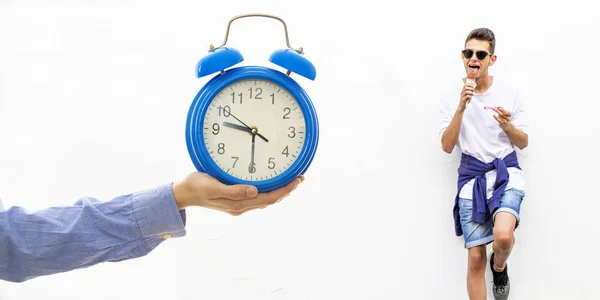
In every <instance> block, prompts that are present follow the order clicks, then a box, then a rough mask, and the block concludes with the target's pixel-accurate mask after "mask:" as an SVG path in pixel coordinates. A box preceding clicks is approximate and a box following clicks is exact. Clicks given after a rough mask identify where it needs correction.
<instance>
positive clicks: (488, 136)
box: [439, 77, 528, 199]
mask: <svg viewBox="0 0 600 300" xmlns="http://www.w3.org/2000/svg"><path fill="white" fill-rule="evenodd" d="M463 86H464V83H463V81H462V80H461V79H459V80H458V81H457V82H456V84H453V85H452V86H451V87H450V88H449V89H448V90H447V91H446V92H445V93H444V94H443V95H442V97H441V100H440V112H439V113H440V121H441V123H440V131H439V137H440V139H441V137H442V134H443V133H444V131H445V130H446V128H448V126H449V125H450V122H451V121H452V118H453V117H454V113H455V112H456V109H457V108H458V104H459V102H460V95H461V91H462V88H463ZM484 106H494V107H498V106H501V107H502V108H503V109H505V110H508V111H509V112H510V113H511V119H510V122H511V123H512V124H513V125H514V126H515V127H516V128H517V129H519V130H521V131H523V132H525V133H527V127H528V124H527V119H526V116H525V111H524V105H523V98H522V95H521V93H520V92H519V90H517V89H516V88H514V87H512V86H510V85H509V84H507V83H506V82H502V81H501V80H499V79H497V78H495V77H494V79H493V83H492V85H491V86H490V87H489V88H488V90H487V91H485V92H484V93H483V94H478V93H475V94H474V95H473V97H472V98H471V101H470V102H469V103H468V104H467V108H466V110H465V112H464V114H463V119H462V124H461V129H460V133H459V136H458V143H457V145H456V147H458V149H459V150H460V151H461V152H462V153H465V154H468V155H471V156H473V157H475V158H477V159H479V160H481V161H482V162H485V163H490V162H492V161H493V160H494V159H495V158H504V157H505V156H506V155H508V154H510V153H511V152H513V151H514V150H515V149H516V147H515V146H514V145H512V144H511V142H510V140H509V139H508V137H507V136H506V134H505V133H504V131H502V129H501V128H500V126H499V124H498V121H496V119H494V115H495V114H496V112H495V111H493V110H491V109H487V110H486V109H484ZM508 173H509V181H508V185H507V186H506V189H507V190H508V189H510V188H515V189H521V190H525V178H524V174H523V171H521V170H519V169H517V168H512V167H511V168H508ZM486 178H487V197H488V199H489V198H490V197H491V196H492V192H493V185H494V182H495V181H496V170H492V171H490V172H488V173H487V174H486ZM473 184H474V180H471V181H469V182H468V183H466V184H465V185H464V186H463V188H462V190H461V191H460V193H459V197H461V198H465V199H472V193H473Z"/></svg>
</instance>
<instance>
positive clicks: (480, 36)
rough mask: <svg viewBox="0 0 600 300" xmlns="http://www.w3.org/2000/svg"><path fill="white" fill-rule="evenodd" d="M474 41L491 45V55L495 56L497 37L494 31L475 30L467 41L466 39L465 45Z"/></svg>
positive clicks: (486, 29) (485, 29)
mask: <svg viewBox="0 0 600 300" xmlns="http://www.w3.org/2000/svg"><path fill="white" fill-rule="evenodd" d="M472 39H476V40H480V41H488V42H489V43H490V52H491V54H494V50H495V48H496V35H495V34H494V32H493V31H492V30H490V29H488V28H476V29H473V30H472V31H471V32H470V33H469V35H468V36H467V39H465V44H466V43H467V42H468V41H469V40H472Z"/></svg>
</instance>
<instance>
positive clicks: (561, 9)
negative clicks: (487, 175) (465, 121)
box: [0, 0, 600, 300]
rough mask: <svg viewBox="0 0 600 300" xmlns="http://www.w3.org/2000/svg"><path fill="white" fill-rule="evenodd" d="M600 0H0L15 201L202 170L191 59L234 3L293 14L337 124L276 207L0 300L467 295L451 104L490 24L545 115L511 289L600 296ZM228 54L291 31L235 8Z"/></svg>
mask: <svg viewBox="0 0 600 300" xmlns="http://www.w3.org/2000/svg"><path fill="white" fill-rule="evenodd" d="M591 3H592V1H568V2H554V1H539V2H538V3H533V2H520V3H519V4H516V2H515V1H502V2H490V1H470V2H469V1H441V0H440V1H412V2H410V3H396V2H394V1H383V0H382V1H374V0H371V1H364V2H360V3H358V4H356V3H355V4H351V3H349V2H340V3H337V4H333V3H332V1H302V2H297V1H296V2H291V1H235V2H234V1H211V2H209V1H177V2H170V3H167V2H165V1H153V2H152V3H151V2H150V1H104V0H103V1H67V0H64V1H52V3H51V4H50V3H43V2H33V1H11V0H0V197H2V199H3V201H4V204H5V207H9V206H23V207H26V208H27V209H28V210H30V211H35V210H37V209H41V208H44V207H48V206H55V205H69V204H72V203H74V202H75V201H76V200H77V199H78V198H80V197H83V196H93V197H96V198H98V199H101V200H103V201H109V200H110V199H111V198H112V197H115V196H118V195H121V194H125V193H129V192H131V191H135V190H139V189H143V188H146V187H150V186H155V185H159V184H162V183H165V182H170V181H173V180H177V179H179V178H181V177H183V176H185V175H186V174H187V173H188V172H191V171H194V170H193V165H192V163H191V161H190V159H189V157H188V154H187V150H186V145H185V137H184V127H185V118H186V114H187V109H188V108H189V105H190V103H191V101H192V99H193V98H194V96H195V94H196V92H197V90H198V89H199V88H200V87H201V86H202V85H203V84H204V83H205V82H206V81H207V80H208V78H201V79H197V78H195V77H194V67H195V64H196V62H197V61H198V60H199V59H200V58H201V57H203V56H204V55H205V54H206V53H207V50H208V46H209V44H211V43H212V44H215V45H218V44H220V43H221V42H222V41H223V38H224V34H225V28H226V24H227V21H228V20H229V19H230V18H231V17H233V16H235V15H237V14H242V13H250V12H261V13H270V14H275V15H277V16H280V17H282V18H284V20H285V21H286V22H287V25H288V29H289V34H290V43H291V44H292V46H293V47H300V46H302V47H304V49H305V52H306V57H307V58H309V59H310V60H311V61H312V62H313V63H314V64H315V65H316V67H317V79H316V81H315V82H311V81H309V80H306V79H304V78H302V77H299V76H297V75H296V76H294V79H296V80H297V81H298V82H299V83H300V84H302V85H303V86H304V87H305V88H306V90H307V91H308V93H309V95H310V96H311V97H312V99H313V101H314V103H315V106H316V109H317V112H318V114H319V120H320V124H321V140H320V147H319V150H318V152H317V156H316V158H315V160H314V163H313V165H312V167H311V168H310V169H309V172H308V173H307V175H306V178H307V179H306V181H305V183H304V184H303V185H302V186H301V188H300V189H298V190H297V191H296V192H295V193H294V194H293V195H292V196H290V197H289V198H288V199H286V200H285V201H283V202H281V203H280V204H278V205H276V206H273V207H270V208H269V209H266V210H262V211H257V212H251V213H248V214H246V215H243V216H240V217H231V216H229V215H227V214H224V213H220V212H216V211H208V210H205V209H199V208H196V209H190V210H189V211H188V226H187V230H188V235H187V236H186V237H184V238H180V239H172V240H169V241H167V242H166V243H164V244H163V245H161V246H159V248H158V249H156V250H155V251H154V252H152V253H151V254H149V255H148V256H146V257H143V258H140V259H136V260H132V261H126V262H121V263H116V264H115V263H106V264H101V265H97V266H94V267H91V268H88V269H84V270H78V271H73V272H68V273H64V274H59V275H54V276H48V277H43V278H38V279H34V280H31V281H28V282H25V283H22V284H12V283H7V282H0V299H5V300H7V299H10V300H13V299H46V300H50V299H212V300H218V299H294V300H295V299H466V298H467V295H466V283H465V276H466V251H465V249H464V248H463V241H462V237H460V238H459V237H455V236H454V231H453V227H452V205H453V202H452V201H453V199H454V193H455V186H456V183H455V180H456V168H457V166H458V160H457V158H458V154H456V153H455V154H454V155H447V154H445V153H444V152H443V151H442V150H441V147H440V143H439V140H438V135H437V129H438V120H437V101H438V96H439V93H440V92H441V89H442V88H443V87H444V86H445V85H447V84H448V83H449V82H450V81H455V80H457V78H460V76H463V74H464V71H463V69H462V66H461V60H460V50H461V49H462V47H463V42H464V38H465V37H466V35H467V33H468V32H469V31H470V30H471V29H473V28H475V27H480V26H487V27H490V28H491V29H493V30H494V31H495V33H496V34H497V39H498V45H497V48H496V49H497V54H498V61H497V63H496V65H495V66H494V67H493V68H492V69H491V73H492V74H493V75H495V76H498V77H503V78H508V79H510V80H513V81H515V82H517V83H518V84H520V85H522V87H523V88H524V90H525V92H526V93H527V95H528V98H527V105H528V112H529V114H530V119H531V134H530V140H529V144H530V146H529V148H528V149H526V150H525V151H521V152H520V153H519V154H520V155H519V158H520V159H521V164H522V166H523V168H524V170H525V171H526V176H527V177H526V178H527V181H528V186H527V196H526V198H525V200H524V204H523V207H522V218H523V221H522V225H521V227H520V228H519V230H518V231H517V236H516V237H517V244H516V246H515V249H514V252H513V254H512V256H511V258H510V260H509V264H510V268H509V269H510V276H511V280H512V291H511V298H510V299H512V300H517V299H528V300H529V299H597V297H598V296H597V287H596V286H597V283H598V279H600V277H599V275H598V268H599V267H600V264H599V263H598V261H600V260H599V259H598V258H597V255H596V254H595V250H596V249H597V248H598V247H597V246H598V244H597V237H598V235H599V233H600V230H599V229H598V226H597V222H596V220H597V217H596V211H597V209H598V208H599V205H598V201H599V199H600V197H598V195H597V192H598V181H599V179H600V176H598V167H599V163H598V160H597V155H596V153H597V145H598V138H599V136H600V126H599V125H598V110H599V108H600V105H599V104H598V101H599V100H600V98H599V97H598V94H597V91H596V87H597V85H598V79H599V76H598V75H597V70H598V67H599V63H598V58H597V57H598V50H599V46H600V44H599V43H598V38H597V36H598V33H597V29H598V28H600V21H598V18H599V17H600V13H599V12H598V10H594V9H592V6H591V5H592V4H591ZM392 5H393V6H392ZM228 45H230V46H232V47H236V48H237V49H239V50H240V51H241V52H242V54H243V55H244V56H245V57H246V61H245V62H244V63H243V64H242V65H249V64H260V65H267V66H273V65H271V64H270V63H269V62H268V60H267V59H268V56H269V55H270V54H271V52H272V51H274V50H276V49H279V48H284V47H285V41H284V36H283V30H282V26H281V24H280V23H278V22H276V21H274V20H270V19H242V20H238V21H236V22H234V23H233V25H232V31H231V34H230V40H229V42H228ZM275 68H277V67H275ZM457 97H458V95H457ZM488 249H489V248H488ZM488 255H489V253H488ZM486 275H487V279H486V281H487V282H488V291H489V286H490V282H491V280H492V279H491V274H490V272H489V270H488V271H487V274H486ZM490 297H491V294H490ZM490 299H491V298H490Z"/></svg>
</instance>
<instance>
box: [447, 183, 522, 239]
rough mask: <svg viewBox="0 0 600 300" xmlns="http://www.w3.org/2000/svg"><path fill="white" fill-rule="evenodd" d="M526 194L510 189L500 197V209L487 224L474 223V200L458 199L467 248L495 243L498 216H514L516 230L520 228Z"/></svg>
mask: <svg viewBox="0 0 600 300" xmlns="http://www.w3.org/2000/svg"><path fill="white" fill-rule="evenodd" d="M524 196H525V192H524V191H522V190H516V189H509V190H506V191H505V192H504V194H503V195H502V197H500V207H498V208H497V209H496V210H495V211H494V213H493V214H492V217H491V218H489V219H488V220H487V221H486V222H485V223H477V222H475V221H473V219H472V216H471V213H472V211H473V200H470V199H463V198H459V199H458V207H459V214H460V224H461V226H462V231H463V238H464V239H465V248H467V249H468V248H472V247H475V246H479V245H487V244H489V243H491V242H492V241H494V229H493V227H494V218H495V217H496V214H497V213H499V212H501V211H505V212H509V213H511V214H513V215H514V216H515V217H516V218H517V224H516V226H515V229H516V228H517V227H518V226H519V221H520V217H519V212H520V211H521V203H522V202H523V197H524Z"/></svg>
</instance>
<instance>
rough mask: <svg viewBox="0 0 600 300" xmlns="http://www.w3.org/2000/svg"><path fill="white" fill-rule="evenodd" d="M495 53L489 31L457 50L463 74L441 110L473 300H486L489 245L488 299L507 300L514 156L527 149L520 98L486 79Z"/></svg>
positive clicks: (518, 183) (517, 193) (515, 217)
mask: <svg viewBox="0 0 600 300" xmlns="http://www.w3.org/2000/svg"><path fill="white" fill-rule="evenodd" d="M495 46H496V39H495V34H494V33H493V32H492V31H491V30H490V29H487V28H478V29H475V30H473V31H471V32H470V33H469V35H468V36H467V38H466V40H465V49H464V50H463V51H462V61H463V65H464V68H465V71H466V73H467V74H468V75H467V76H466V78H462V79H461V81H458V80H457V81H456V84H454V85H453V86H452V88H451V89H450V91H449V92H448V93H446V94H444V96H443V97H442V99H441V103H440V117H441V124H440V125H441V127H440V137H441V143H442V149H443V150H444V151H445V152H447V153H452V152H453V150H454V148H455V147H458V149H460V151H461V152H462V156H461V163H460V167H459V168H458V190H457V194H456V197H455V204H454V210H453V213H454V225H455V231H456V235H457V236H461V235H463V236H464V241H465V248H467V249H468V250H467V251H468V271H467V291H468V294H469V298H470V299H472V300H474V299H486V286H485V268H486V266H487V265H488V264H487V254H486V245H487V244H489V243H491V242H492V241H493V242H494V243H493V247H492V249H493V252H492V254H491V256H490V261H489V266H490V268H491V271H492V274H493V277H494V279H493V284H492V292H493V295H494V298H495V299H497V300H498V299H507V298H508V295H509V291H510V280H509V277H508V264H507V260H508V257H509V255H510V253H511V250H512V248H513V244H514V241H515V239H514V235H513V233H514V231H515V229H516V228H517V227H518V225H519V221H520V218H519V212H520V207H521V202H522V200H523V197H524V195H525V189H524V186H525V179H524V173H523V171H522V170H521V167H520V166H519V163H518V159H517V156H516V152H515V147H517V148H519V149H524V148H525V147H527V143H528V135H527V131H526V130H527V124H526V121H525V116H524V108H523V98H522V97H521V95H520V93H519V91H518V90H516V89H514V88H513V87H511V86H510V85H508V84H507V83H506V82H505V81H504V80H502V79H498V78H495V77H494V76H490V75H489V74H488V68H489V67H490V66H492V65H493V64H494V62H496V59H497V57H496V55H495V53H494V50H495ZM471 78H472V79H471ZM472 81H474V82H475V84H474V85H473V84H472V83H471V82H472Z"/></svg>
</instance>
